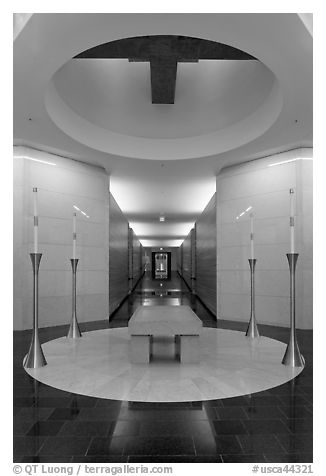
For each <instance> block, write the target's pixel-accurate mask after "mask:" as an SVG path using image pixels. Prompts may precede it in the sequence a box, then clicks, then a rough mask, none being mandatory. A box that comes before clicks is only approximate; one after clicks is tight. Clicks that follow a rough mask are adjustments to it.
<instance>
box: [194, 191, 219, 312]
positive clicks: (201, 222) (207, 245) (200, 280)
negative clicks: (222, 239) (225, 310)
mask: <svg viewBox="0 0 326 476" xmlns="http://www.w3.org/2000/svg"><path fill="white" fill-rule="evenodd" d="M216 277H217V269H216V194H214V195H213V197H212V198H211V200H210V202H209V203H208V205H207V206H206V208H205V210H204V211H203V213H202V214H201V215H200V217H199V218H198V220H197V222H196V294H197V295H198V296H199V297H200V298H201V299H202V301H203V302H204V303H205V304H206V306H207V307H208V308H209V309H210V310H211V311H212V312H213V313H214V314H216V312H217V309H216V299H217V296H216Z"/></svg>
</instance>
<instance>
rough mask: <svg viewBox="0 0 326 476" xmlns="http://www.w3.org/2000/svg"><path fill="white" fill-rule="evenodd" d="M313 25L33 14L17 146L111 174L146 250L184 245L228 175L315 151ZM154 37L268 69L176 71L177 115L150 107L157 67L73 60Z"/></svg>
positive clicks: (288, 18) (18, 51) (17, 106)
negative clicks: (228, 169) (213, 47)
mask: <svg viewBox="0 0 326 476" xmlns="http://www.w3.org/2000/svg"><path fill="white" fill-rule="evenodd" d="M310 24H311V23H310V22H309V18H308V19H307V18H306V17H305V18H304V19H302V18H301V17H300V16H299V15H297V14H284V13H280V14H272V13H267V14H260V13H255V14H249V13H246V14H149V13H147V14H140V13H137V14H127V13H126V14H112V13H111V14H108V13H105V14H103V13H102V14H64V13H63V14H55V13H51V14H34V15H32V17H31V18H30V19H29V20H28V21H27V23H26V24H25V26H24V27H23V28H22V29H21V31H20V33H19V34H18V36H17V37H16V39H15V42H14V139H15V143H16V144H24V145H29V146H32V147H35V148H39V149H42V150H46V151H50V152H54V153H56V152H57V153H60V154H61V155H65V156H67V157H72V158H75V159H77V160H82V161H85V162H89V163H95V164H97V165H102V166H103V167H105V168H106V170H107V171H108V172H109V173H110V175H111V191H112V193H113V195H114V197H115V199H116V200H117V202H118V204H119V205H120V207H121V209H122V210H123V211H124V213H125V214H126V216H127V218H128V220H129V222H130V224H131V226H132V227H133V229H134V231H135V232H136V234H137V235H138V237H139V238H140V239H141V241H142V242H143V244H144V245H147V246H178V245H179V244H180V243H181V242H182V240H183V239H184V237H185V236H186V235H187V234H188V232H189V230H190V229H191V227H192V225H193V223H194V222H195V220H196V218H197V216H198V215H199V214H200V213H201V211H202V210H203V209H204V207H205V205H206V204H207V203H208V201H209V199H210V198H211V196H212V195H213V193H214V191H215V176H216V174H217V173H218V171H219V170H220V169H221V168H222V167H223V166H225V165H231V164H235V163H239V162H243V161H246V160H250V159H252V158H257V157H261V156H265V155H267V154H268V153H272V152H281V151H283V150H288V149H291V148H295V147H301V146H305V147H309V146H312V37H311V33H310V31H311V29H310V27H309V25H310ZM309 30H310V31H309ZM151 34H154V35H155V34H156V35H157V34H160V35H162V34H167V35H185V36H192V37H197V38H204V39H209V40H215V41H218V42H221V43H225V44H228V45H231V46H234V47H236V48H239V49H242V50H243V51H246V52H247V53H249V54H251V55H253V56H254V57H256V58H258V59H259V62H251V61H243V62H240V61H218V62H216V61H199V63H190V64H185V63H184V64H179V66H178V76H177V83H176V96H175V104H174V105H152V104H151V102H150V74H149V64H148V63H128V61H126V60H73V59H71V58H72V57H73V56H75V55H76V54H78V53H80V52H82V51H84V50H85V49H88V48H90V47H93V46H96V45H97V44H101V43H105V42H108V41H112V40H116V39H119V38H124V37H133V36H142V35H151ZM160 214H164V215H165V217H166V221H165V222H159V215H160Z"/></svg>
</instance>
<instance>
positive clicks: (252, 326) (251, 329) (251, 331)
mask: <svg viewBox="0 0 326 476" xmlns="http://www.w3.org/2000/svg"><path fill="white" fill-rule="evenodd" d="M248 261H249V266H250V284H251V286H250V287H251V293H250V308H251V310H250V321H249V325H248V329H247V332H246V337H251V338H255V337H259V331H258V327H257V322H256V317H255V266H256V262H257V260H256V259H255V258H250V259H248Z"/></svg>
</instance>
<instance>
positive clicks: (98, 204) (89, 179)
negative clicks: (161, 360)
mask: <svg viewBox="0 0 326 476" xmlns="http://www.w3.org/2000/svg"><path fill="white" fill-rule="evenodd" d="M39 161H42V162H39ZM44 162H46V163H44ZM13 163H14V214H13V216H14V260H13V261H14V263H13V271H14V302H13V305H14V306H13V307H14V316H13V318H14V329H17V330H19V329H28V328H31V327H32V310H31V307H30V305H29V304H28V305H27V304H26V303H30V302H32V266H31V261H30V257H29V253H31V252H32V251H33V218H32V215H33V192H32V189H33V187H35V186H37V187H38V215H39V252H41V253H42V254H43V255H42V260H41V265H40V281H39V294H40V303H41V302H42V304H40V306H41V307H40V309H41V310H42V318H41V317H40V326H55V325H59V324H63V323H66V322H67V318H68V320H69V319H70V316H71V299H72V298H71V293H72V290H71V265H70V258H71V257H72V215H73V213H74V212H75V213H76V214H77V258H78V259H79V263H78V268H77V270H78V271H77V306H78V310H79V314H78V319H79V321H80V322H83V321H85V320H97V319H105V318H107V317H108V314H109V306H108V287H109V283H108V260H107V248H108V235H107V228H108V217H107V205H108V194H109V192H108V188H109V179H108V176H107V174H106V172H105V170H104V169H102V168H100V167H95V166H91V165H87V164H83V163H81V162H77V161H75V160H70V159H67V158H64V157H59V156H57V155H54V154H49V153H46V152H42V151H38V150H35V149H31V148H28V147H20V146H19V147H14V162H13ZM51 164H55V165H51ZM74 205H75V206H77V207H78V208H79V210H76V209H75V208H73V206H74ZM81 211H84V213H86V214H87V216H88V217H86V216H85V215H83V214H82V213H81ZM91 303H94V309H93V311H92V309H91Z"/></svg>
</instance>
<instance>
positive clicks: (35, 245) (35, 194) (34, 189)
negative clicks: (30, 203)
mask: <svg viewBox="0 0 326 476" xmlns="http://www.w3.org/2000/svg"><path fill="white" fill-rule="evenodd" d="M33 197H34V253H37V252H38V214H37V188H36V187H34V188H33Z"/></svg>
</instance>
